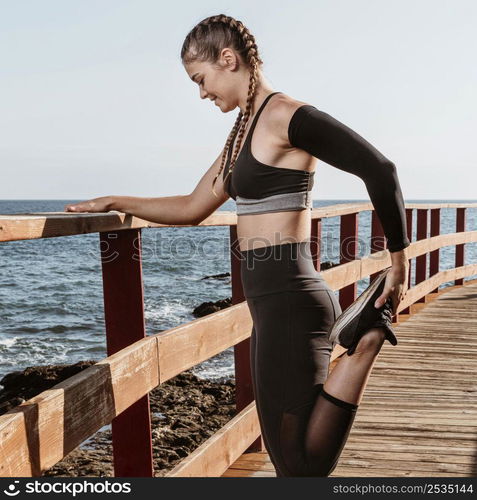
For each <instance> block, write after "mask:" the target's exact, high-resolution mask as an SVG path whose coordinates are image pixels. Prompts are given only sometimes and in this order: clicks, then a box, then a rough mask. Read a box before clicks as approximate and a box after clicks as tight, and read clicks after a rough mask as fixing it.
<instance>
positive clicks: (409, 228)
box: [400, 208, 412, 314]
mask: <svg viewBox="0 0 477 500" xmlns="http://www.w3.org/2000/svg"><path fill="white" fill-rule="evenodd" d="M406 231H407V237H408V238H409V241H410V242H411V243H412V208H406ZM408 262H409V274H408V277H407V280H408V281H407V283H408V289H409V288H411V271H412V259H409V261H408ZM400 314H411V309H410V308H409V307H406V308H405V309H403V310H402V311H401V312H400Z"/></svg>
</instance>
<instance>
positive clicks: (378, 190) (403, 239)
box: [288, 104, 410, 252]
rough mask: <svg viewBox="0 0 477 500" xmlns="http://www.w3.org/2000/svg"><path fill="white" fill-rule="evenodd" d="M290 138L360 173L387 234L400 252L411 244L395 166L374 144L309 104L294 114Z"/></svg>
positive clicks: (392, 247)
mask: <svg viewBox="0 0 477 500" xmlns="http://www.w3.org/2000/svg"><path fill="white" fill-rule="evenodd" d="M288 140H289V142H290V144H291V145H292V146H294V147H297V148H300V149H303V150H304V151H307V152H308V153H310V154H312V155H313V156H314V157H316V158H318V159H319V160H322V161H324V162H326V163H328V164H330V165H332V166H333V167H336V168H339V169H340V170H344V171H345V172H349V173H351V174H354V175H357V176H358V177H360V178H361V179H362V180H363V181H364V183H365V186H366V189H367V191H368V194H369V197H370V199H371V202H372V204H373V207H374V209H375V210H376V214H377V216H378V218H379V221H380V222H381V225H382V227H383V231H384V235H385V236H386V239H387V240H388V241H387V248H388V250H389V251H390V252H397V251H399V250H402V249H404V248H406V247H408V246H409V245H410V241H409V238H408V237H407V229H406V211H405V207H404V200H403V196H402V192H401V187H400V185H399V180H398V176H397V172H396V166H395V165H394V163H393V162H391V161H390V160H388V159H387V158H386V157H384V156H383V155H382V154H381V153H380V152H379V151H378V150H377V149H376V148H375V147H374V146H372V145H371V144H370V143H369V142H367V141H366V140H365V139H363V137H361V136H360V135H358V134H357V133H356V132H354V131H353V130H351V129H350V128H349V127H347V126H346V125H344V124H343V123H341V122H339V121H338V120H336V119H334V118H333V117H332V116H330V115H328V114H327V113H324V112H322V111H319V110H318V109H316V108H315V107H314V106H312V105H310V104H306V105H303V106H301V107H300V108H298V109H297V110H296V111H295V113H294V114H293V116H292V118H291V120H290V124H289V126H288Z"/></svg>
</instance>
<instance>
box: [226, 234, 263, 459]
mask: <svg viewBox="0 0 477 500" xmlns="http://www.w3.org/2000/svg"><path fill="white" fill-rule="evenodd" d="M229 234H230V274H231V278H232V304H238V303H240V302H243V301H244V300H245V295H244V292H243V286H242V279H241V275H240V267H241V261H240V248H239V244H238V239H237V226H236V225H231V226H230V232H229ZM250 358H251V352H250V337H249V338H247V339H245V340H242V342H239V343H238V344H236V345H234V364H235V408H236V410H237V412H239V411H241V410H243V409H244V408H245V407H246V406H247V405H248V404H249V403H251V402H252V401H253V400H254V399H255V396H254V394H253V384H252V372H251V366H250ZM264 449H265V445H264V442H263V437H262V435H260V436H259V437H258V438H257V439H256V440H255V441H254V442H253V443H252V444H251V445H250V446H249V447H248V448H247V450H246V451H247V452H251V451H263V450H264Z"/></svg>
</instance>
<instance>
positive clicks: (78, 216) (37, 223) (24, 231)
mask: <svg viewBox="0 0 477 500" xmlns="http://www.w3.org/2000/svg"><path fill="white" fill-rule="evenodd" d="M476 206H477V204H476V203H419V204H416V203H406V204H405V207H406V209H412V208H418V209H421V210H422V209H427V208H434V209H435V208H472V207H476ZM371 210H374V207H373V205H372V203H370V202H367V203H366V202H365V203H339V204H334V205H329V206H325V207H319V208H313V209H312V210H310V212H311V218H312V219H325V218H327V217H337V216H341V215H347V214H352V213H359V212H364V211H371ZM236 224H237V214H236V212H231V211H225V210H220V211H216V212H214V213H213V214H211V215H210V216H209V217H207V218H206V219H204V220H203V221H202V222H200V223H199V224H158V223H155V222H150V221H146V220H144V219H140V218H139V217H134V216H133V215H130V214H125V213H123V212H118V211H115V210H112V211H110V212H104V213H86V212H83V213H74V212H35V213H18V214H7V215H0V241H17V240H28V239H39V238H52V237H58V236H72V235H75V234H87V233H96V232H101V231H120V230H122V229H139V228H147V227H149V228H161V227H191V226H194V227H196V226H232V225H236ZM464 234H465V233H464ZM440 236H445V235H440ZM413 244H414V243H413ZM408 248H410V247H408Z"/></svg>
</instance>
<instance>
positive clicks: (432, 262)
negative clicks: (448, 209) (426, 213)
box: [429, 208, 441, 293]
mask: <svg viewBox="0 0 477 500" xmlns="http://www.w3.org/2000/svg"><path fill="white" fill-rule="evenodd" d="M440 219H441V209H440V208H431V234H430V236H431V238H432V237H433V236H439V234H440V226H441V223H440ZM439 250H440V249H439V248H436V249H435V250H432V251H431V252H430V254H429V277H431V276H433V275H434V274H437V273H438V272H439ZM438 291H439V287H437V288H434V290H432V292H431V293H437V292H438Z"/></svg>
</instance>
